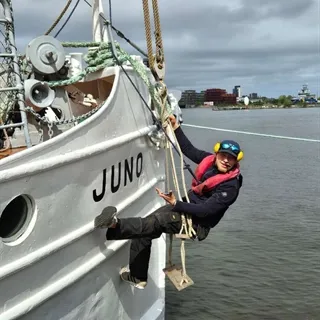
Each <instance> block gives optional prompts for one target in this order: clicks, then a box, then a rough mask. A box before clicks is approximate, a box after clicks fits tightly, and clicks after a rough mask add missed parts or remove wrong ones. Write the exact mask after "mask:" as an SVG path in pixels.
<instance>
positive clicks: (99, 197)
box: [92, 169, 107, 202]
mask: <svg viewBox="0 0 320 320" xmlns="http://www.w3.org/2000/svg"><path fill="white" fill-rule="evenodd" d="M106 182H107V169H103V171H102V192H101V193H100V194H99V195H97V189H95V190H93V191H92V196H93V200H94V201H95V202H99V201H101V200H102V199H103V197H104V195H105V193H106Z"/></svg>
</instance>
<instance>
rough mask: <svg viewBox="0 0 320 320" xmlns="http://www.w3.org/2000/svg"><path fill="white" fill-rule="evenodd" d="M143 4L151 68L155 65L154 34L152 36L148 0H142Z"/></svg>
mask: <svg viewBox="0 0 320 320" xmlns="http://www.w3.org/2000/svg"><path fill="white" fill-rule="evenodd" d="M142 4H143V17H144V29H145V32H146V41H147V49H148V60H149V66H150V68H151V67H152V66H153V62H154V58H153V49H152V36H151V23H150V13H149V4H148V0H142Z"/></svg>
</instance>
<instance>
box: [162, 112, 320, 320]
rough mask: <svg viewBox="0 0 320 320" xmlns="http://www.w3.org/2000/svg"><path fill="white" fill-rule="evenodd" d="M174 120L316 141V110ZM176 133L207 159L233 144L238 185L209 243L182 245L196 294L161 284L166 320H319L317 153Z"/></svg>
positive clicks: (310, 145) (312, 145)
mask: <svg viewBox="0 0 320 320" xmlns="http://www.w3.org/2000/svg"><path fill="white" fill-rule="evenodd" d="M183 116H184V121H185V123H188V124H194V125H202V126H209V127H220V128H224V129H232V130H244V131H251V132H259V133H266V134H274V135H285V136H294V137H304V138H311V139H320V109H291V110H252V111H222V112H212V111H211V110H203V109H192V110H191V109H187V110H185V109H184V110H183ZM183 130H184V132H185V133H186V135H187V136H188V137H189V139H190V141H191V142H192V143H193V144H194V145H195V146H197V147H198V148H200V149H204V150H209V151H211V150H212V147H213V145H214V143H215V142H216V141H217V140H221V139H225V138H232V139H235V140H237V141H238V142H239V143H240V145H241V146H242V148H243V149H244V152H245V158H244V160H243V161H242V162H241V170H242V173H243V176H244V185H243V188H242V190H241V193H240V196H239V198H238V201H237V202H236V203H235V204H234V205H233V206H232V207H231V208H230V209H229V210H228V212H227V213H226V215H225V217H224V218H223V220H222V221H221V222H220V224H219V225H218V226H217V227H216V228H215V229H213V230H211V232H210V234H209V236H208V238H207V239H206V240H205V241H203V242H200V243H199V242H191V241H190V242H188V244H187V245H186V250H187V257H186V259H187V273H188V275H189V276H190V277H191V278H192V279H193V280H194V282H195V284H194V285H193V286H191V287H189V288H187V289H185V290H183V291H181V292H178V291H176V289H175V288H174V287H173V285H172V284H171V282H170V281H169V280H167V290H166V319H168V320H171V319H174V320H180V319H181V320H191V319H199V320H208V319H223V320H242V319H246V320H251V319H259V320H260V319H270V320H271V319H272V320H277V319H279V320H280V319H281V320H286V319H288V320H289V319H290V320H299V319H301V320H302V319H320V168H319V160H320V143H316V142H302V141H290V140H282V139H275V138H267V137H260V136H249V135H241V134H233V133H227V132H217V131H209V130H203V129H196V128H190V127H184V128H183ZM188 162H189V163H190V164H193V163H192V162H191V161H188ZM193 168H194V165H193ZM185 175H186V178H187V182H188V183H190V180H191V179H190V175H189V174H188V173H187V172H186V173H185ZM178 245H179V242H178V240H175V246H174V262H176V263H177V262H179V260H180V251H179V247H178Z"/></svg>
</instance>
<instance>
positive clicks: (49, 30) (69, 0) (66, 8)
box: [45, 0, 72, 36]
mask: <svg viewBox="0 0 320 320" xmlns="http://www.w3.org/2000/svg"><path fill="white" fill-rule="evenodd" d="M71 2H72V0H68V2H67V4H66V5H65V6H64V8H63V9H62V11H61V13H60V14H59V16H58V18H57V19H56V20H55V21H54V23H53V24H52V26H51V27H50V28H49V29H48V31H47V32H46V33H45V35H46V36H47V35H49V34H50V32H51V31H52V30H53V29H54V28H55V27H56V26H57V24H58V23H59V22H60V20H61V19H62V18H63V16H64V14H65V13H66V11H67V10H68V8H69V7H70V4H71Z"/></svg>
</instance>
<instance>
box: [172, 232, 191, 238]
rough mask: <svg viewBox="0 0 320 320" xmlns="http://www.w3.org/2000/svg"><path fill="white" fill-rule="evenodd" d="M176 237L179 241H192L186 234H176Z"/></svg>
mask: <svg viewBox="0 0 320 320" xmlns="http://www.w3.org/2000/svg"><path fill="white" fill-rule="evenodd" d="M175 236H176V238H178V239H190V237H189V236H188V235H187V234H185V233H176V234H175Z"/></svg>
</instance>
